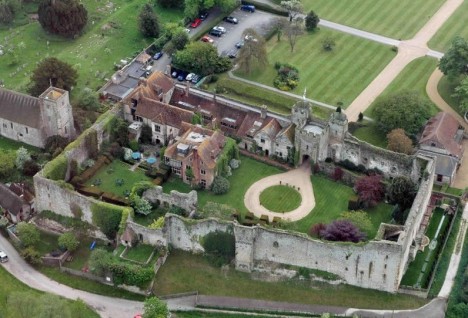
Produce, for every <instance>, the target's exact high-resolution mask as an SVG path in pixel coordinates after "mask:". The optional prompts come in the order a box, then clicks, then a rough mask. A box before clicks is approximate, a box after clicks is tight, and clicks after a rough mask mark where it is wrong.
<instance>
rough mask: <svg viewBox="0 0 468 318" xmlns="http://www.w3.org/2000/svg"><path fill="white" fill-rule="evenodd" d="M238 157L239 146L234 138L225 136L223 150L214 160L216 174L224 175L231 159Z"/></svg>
mask: <svg viewBox="0 0 468 318" xmlns="http://www.w3.org/2000/svg"><path fill="white" fill-rule="evenodd" d="M233 158H234V159H239V147H238V146H237V143H236V141H235V140H234V139H232V138H229V137H226V143H225V144H224V147H223V151H222V152H221V154H220V155H219V157H218V161H217V162H216V171H217V172H218V175H225V174H226V171H227V169H228V165H229V162H230V161H231V159H233Z"/></svg>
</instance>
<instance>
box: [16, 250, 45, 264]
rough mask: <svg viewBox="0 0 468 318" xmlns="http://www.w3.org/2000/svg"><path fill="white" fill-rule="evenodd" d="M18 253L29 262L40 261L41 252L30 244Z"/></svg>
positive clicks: (37, 262)
mask: <svg viewBox="0 0 468 318" xmlns="http://www.w3.org/2000/svg"><path fill="white" fill-rule="evenodd" d="M20 254H21V257H23V258H24V260H25V261H26V262H28V263H29V264H32V265H39V264H41V263H42V260H41V253H39V252H38V251H36V250H35V249H34V248H33V247H32V246H29V247H27V248H25V249H23V250H22V251H21V253H20Z"/></svg>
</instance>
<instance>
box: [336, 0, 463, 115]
mask: <svg viewBox="0 0 468 318" xmlns="http://www.w3.org/2000/svg"><path fill="white" fill-rule="evenodd" d="M462 3H463V0H447V1H446V2H445V3H444V4H443V5H442V6H441V7H440V9H439V10H438V11H437V12H436V13H435V14H434V15H433V16H432V18H431V19H430V20H429V21H428V22H427V23H426V24H425V25H424V26H423V27H422V28H421V30H419V32H418V33H417V34H416V35H415V36H414V37H413V38H412V39H410V40H407V41H401V42H400V43H399V44H398V54H397V56H396V57H395V58H394V59H393V60H392V61H391V62H390V63H389V64H388V65H387V66H386V67H385V68H384V70H383V71H382V72H381V73H380V74H379V75H378V76H377V77H376V78H375V79H374V80H373V81H372V82H371V83H370V84H369V85H368V86H367V87H366V88H365V89H364V90H363V91H362V92H361V94H360V95H359V96H358V97H357V98H356V99H355V100H354V101H353V102H352V103H351V105H350V106H349V107H348V108H347V109H346V110H345V113H346V115H348V119H349V120H350V121H356V120H357V119H358V116H359V113H361V112H362V113H364V111H365V110H366V109H367V108H368V107H369V106H370V105H371V104H372V102H373V101H374V100H375V99H376V98H377V97H378V96H379V95H380V94H381V93H382V92H383V91H384V90H385V88H387V86H388V85H390V83H391V82H392V81H393V80H394V79H395V78H396V77H397V75H398V74H399V73H400V72H401V71H402V70H403V69H404V68H405V67H406V66H407V65H408V64H409V63H410V62H411V61H413V60H415V59H417V58H418V57H422V56H425V55H430V56H433V57H440V56H442V55H441V53H440V52H435V51H431V50H429V48H428V47H427V42H428V41H429V40H430V39H431V38H432V37H433V36H434V34H435V33H436V32H437V31H438V30H439V29H440V27H441V26H442V25H443V24H444V22H445V21H446V20H447V19H448V18H449V17H450V16H451V15H452V14H453V13H454V12H455V11H456V10H457V8H458V7H459V6H460V5H461V4H462Z"/></svg>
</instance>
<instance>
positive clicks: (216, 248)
mask: <svg viewBox="0 0 468 318" xmlns="http://www.w3.org/2000/svg"><path fill="white" fill-rule="evenodd" d="M202 245H203V248H204V249H205V252H206V253H207V254H208V255H209V256H211V257H212V258H213V262H214V264H215V265H217V266H222V265H224V264H229V263H230V262H231V261H232V260H233V259H234V257H235V255H236V242H235V238H234V235H233V234H230V233H226V232H220V231H216V232H211V233H209V234H208V235H206V236H205V237H204V238H203V243H202Z"/></svg>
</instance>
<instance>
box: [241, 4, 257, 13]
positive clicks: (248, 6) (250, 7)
mask: <svg viewBox="0 0 468 318" xmlns="http://www.w3.org/2000/svg"><path fill="white" fill-rule="evenodd" d="M240 9H241V10H242V11H247V12H251V13H254V12H255V6H253V5H251V4H244V5H241V8H240Z"/></svg>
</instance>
